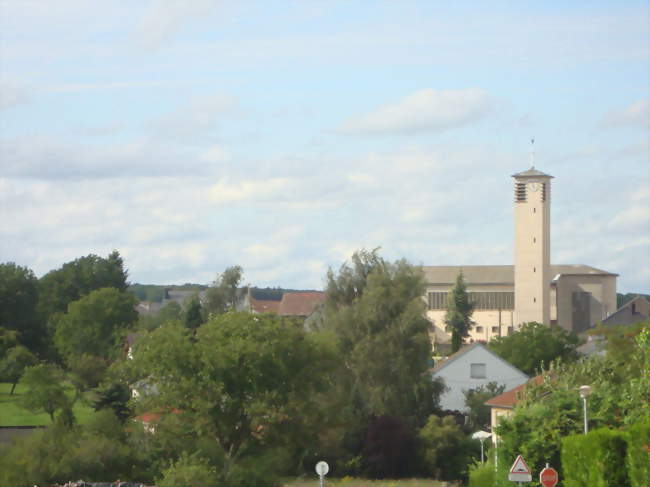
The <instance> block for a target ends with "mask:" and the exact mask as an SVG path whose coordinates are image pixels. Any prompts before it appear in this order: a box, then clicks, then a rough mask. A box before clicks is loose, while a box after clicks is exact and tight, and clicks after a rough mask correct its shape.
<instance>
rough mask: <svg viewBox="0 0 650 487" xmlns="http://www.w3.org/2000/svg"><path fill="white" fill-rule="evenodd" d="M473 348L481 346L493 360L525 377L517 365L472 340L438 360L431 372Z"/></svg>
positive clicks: (436, 370) (438, 369) (445, 365)
mask: <svg viewBox="0 0 650 487" xmlns="http://www.w3.org/2000/svg"><path fill="white" fill-rule="evenodd" d="M475 348H482V349H483V350H484V351H486V352H487V353H489V354H490V355H492V356H493V357H494V359H495V360H498V361H500V362H502V363H504V364H506V365H507V366H508V367H510V368H511V369H513V370H516V371H517V372H519V373H520V374H521V375H522V376H524V377H527V375H526V374H524V373H523V372H522V371H521V370H519V369H518V368H517V367H515V366H514V365H512V364H511V363H510V362H508V361H507V360H504V359H502V358H501V357H499V356H498V355H497V354H496V353H494V352H493V351H492V350H490V349H489V348H487V347H486V346H485V345H483V344H482V343H480V342H474V343H472V344H470V345H465V346H464V347H463V348H461V349H460V350H458V351H457V352H456V353H454V354H452V355H450V356H449V357H447V358H446V359H445V360H442V361H440V362H438V363H437V364H436V365H435V366H434V367H433V369H432V372H433V373H434V374H436V373H438V372H440V371H441V370H442V369H444V368H445V367H447V366H448V365H449V364H451V363H452V362H455V361H456V360H458V359H459V358H461V357H462V356H464V355H466V354H467V353H468V352H470V351H472V350H474V349H475Z"/></svg>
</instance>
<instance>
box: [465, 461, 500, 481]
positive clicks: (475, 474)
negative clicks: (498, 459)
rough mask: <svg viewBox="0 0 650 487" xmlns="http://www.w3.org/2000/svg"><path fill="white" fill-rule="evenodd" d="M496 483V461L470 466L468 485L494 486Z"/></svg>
mask: <svg viewBox="0 0 650 487" xmlns="http://www.w3.org/2000/svg"><path fill="white" fill-rule="evenodd" d="M494 485H496V472H495V471H494V463H492V462H486V463H476V464H474V465H472V466H471V467H470V470H469V485H468V487H494Z"/></svg>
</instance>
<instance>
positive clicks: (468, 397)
mask: <svg viewBox="0 0 650 487" xmlns="http://www.w3.org/2000/svg"><path fill="white" fill-rule="evenodd" d="M505 388H506V386H505V385H499V384H498V383H496V382H488V383H487V384H486V385H484V386H479V387H476V388H474V389H469V390H466V391H463V395H464V396H465V406H467V407H468V408H469V421H470V424H471V426H472V428H473V429H482V430H485V429H487V428H488V427H489V426H490V414H491V411H490V406H486V405H485V401H487V400H489V399H492V398H493V397H494V396H498V395H499V394H501V393H502V392H503V391H504V390H505Z"/></svg>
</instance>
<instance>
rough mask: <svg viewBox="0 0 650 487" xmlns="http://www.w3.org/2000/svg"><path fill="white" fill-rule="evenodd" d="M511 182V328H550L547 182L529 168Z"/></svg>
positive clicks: (549, 209) (548, 187)
mask: <svg viewBox="0 0 650 487" xmlns="http://www.w3.org/2000/svg"><path fill="white" fill-rule="evenodd" d="M512 177H513V178H514V180H515V316H514V319H515V323H514V324H515V325H521V324H522V323H527V322H529V321H537V322H539V323H544V324H545V325H549V324H550V311H551V310H550V307H551V303H550V286H551V277H552V276H551V275H550V265H551V262H550V261H551V179H552V178H553V176H550V175H548V174H544V173H543V172H541V171H538V170H537V169H535V167H534V166H533V167H531V168H530V169H529V170H527V171H523V172H520V173H517V174H513V175H512Z"/></svg>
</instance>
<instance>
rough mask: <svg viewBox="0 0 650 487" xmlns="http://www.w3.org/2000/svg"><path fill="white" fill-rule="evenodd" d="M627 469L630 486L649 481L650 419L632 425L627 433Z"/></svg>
mask: <svg viewBox="0 0 650 487" xmlns="http://www.w3.org/2000/svg"><path fill="white" fill-rule="evenodd" d="M627 469H628V475H629V476H630V484H631V485H632V487H647V485H648V482H650V480H649V479H650V421H646V422H645V423H638V424H635V425H634V426H632V427H631V428H630V429H629V431H628V433H627Z"/></svg>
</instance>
